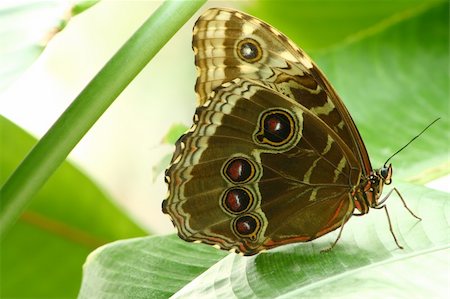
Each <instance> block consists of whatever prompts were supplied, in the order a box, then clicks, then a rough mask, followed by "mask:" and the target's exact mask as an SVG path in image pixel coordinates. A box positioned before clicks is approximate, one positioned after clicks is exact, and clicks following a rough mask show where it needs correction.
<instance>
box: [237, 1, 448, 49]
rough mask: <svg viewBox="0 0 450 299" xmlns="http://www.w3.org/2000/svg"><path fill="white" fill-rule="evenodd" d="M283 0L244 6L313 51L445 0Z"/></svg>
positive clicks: (251, 3)
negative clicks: (387, 0)
mask: <svg viewBox="0 0 450 299" xmlns="http://www.w3.org/2000/svg"><path fill="white" fill-rule="evenodd" d="M280 2H281V0H280V1H258V2H249V4H247V5H244V6H245V8H246V10H247V11H248V12H249V13H251V14H253V15H255V16H257V17H258V18H260V19H262V20H264V21H265V22H267V23H269V24H272V25H276V27H277V29H278V30H280V31H281V32H283V33H284V34H286V35H287V36H289V37H290V38H291V39H293V40H294V41H298V42H300V46H301V47H302V48H303V49H304V50H307V51H308V53H311V52H312V51H317V50H321V49H327V48H329V47H330V46H333V45H335V44H340V43H342V42H343V41H346V40H349V39H352V38H353V37H354V36H355V35H359V34H361V33H363V32H366V31H370V30H373V29H374V28H376V27H379V26H384V25H389V23H391V22H394V21H396V20H398V19H402V18H404V16H405V15H409V14H412V13H417V12H418V11H423V10H424V9H426V8H428V7H430V6H431V5H434V4H436V3H439V2H441V3H442V2H443V1H441V0H426V1H424V0H408V1H389V2H386V1H367V0H351V1H329V0H314V1H292V0H284V1H282V2H284V3H283V4H284V5H280Z"/></svg>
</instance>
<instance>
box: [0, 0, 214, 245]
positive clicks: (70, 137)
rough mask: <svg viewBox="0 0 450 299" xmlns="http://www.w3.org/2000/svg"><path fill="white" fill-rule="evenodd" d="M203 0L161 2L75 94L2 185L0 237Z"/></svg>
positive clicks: (0, 195) (0, 193)
mask: <svg viewBox="0 0 450 299" xmlns="http://www.w3.org/2000/svg"><path fill="white" fill-rule="evenodd" d="M205 2H206V0H190V1H182V0H178V1H176V0H168V1H166V2H164V3H163V4H162V5H161V6H160V7H159V8H158V9H157V10H156V11H155V12H154V13H153V15H152V16H151V17H150V18H149V19H148V20H147V21H146V22H145V23H144V24H143V25H142V26H141V27H140V28H139V29H138V30H137V31H136V32H135V33H134V34H133V36H131V37H130V39H129V40H128V41H127V42H126V43H125V44H124V45H123V46H122V48H121V49H120V50H119V51H118V52H117V53H116V54H115V55H114V56H113V57H112V58H111V60H109V61H108V62H107V63H106V65H105V66H104V67H103V69H102V70H101V71H100V72H99V73H98V74H97V75H96V76H95V77H94V79H92V81H91V82H90V83H89V84H88V85H87V86H86V88H85V89H84V90H83V91H82V92H81V93H80V94H79V95H78V97H77V98H76V99H75V100H74V101H73V103H72V104H71V105H70V106H69V107H68V108H67V110H66V111H65V112H64V113H63V114H62V115H61V116H60V118H59V119H58V120H57V121H56V122H55V123H54V124H53V126H52V127H51V128H50V129H49V130H48V132H47V133H46V134H45V135H44V136H43V137H42V139H41V140H40V141H39V142H38V143H37V144H36V145H35V147H34V148H33V149H32V150H31V151H30V153H29V154H28V155H27V156H26V157H25V159H24V160H23V161H22V163H21V164H20V165H19V166H18V167H17V169H16V170H15V171H14V173H13V174H12V175H11V176H10V177H9V179H8V180H7V181H6V183H5V184H4V185H3V187H2V189H1V190H0V239H2V238H3V236H4V235H5V234H6V232H7V231H8V230H9V229H10V228H11V226H12V225H13V224H14V223H15V221H16V220H17V218H18V217H19V216H20V215H21V213H22V212H23V211H24V209H25V208H26V207H27V205H28V203H29V202H30V201H31V199H32V197H33V195H34V194H35V193H36V192H37V191H38V190H39V189H40V188H41V186H42V185H43V184H44V183H45V182H46V181H47V179H48V178H49V177H50V176H51V175H52V174H53V172H55V170H56V169H57V168H58V167H59V166H60V165H61V163H62V162H63V161H64V160H65V158H66V157H67V155H68V154H69V153H70V151H71V150H72V149H73V148H74V147H75V145H76V144H77V143H78V142H79V141H80V140H81V138H82V137H83V136H84V134H86V132H87V131H88V130H89V129H90V128H91V127H92V126H93V125H94V123H95V122H96V121H97V120H98V119H99V118H100V116H101V115H102V114H103V113H104V112H105V111H106V109H107V108H108V107H109V106H110V105H111V104H112V103H113V102H114V100H115V99H116V98H117V97H118V96H119V94H120V93H121V92H122V91H123V90H124V89H125V88H126V87H127V85H128V84H129V83H130V82H131V81H132V80H133V78H134V77H136V75H137V74H138V73H139V72H140V71H141V70H142V69H143V68H144V67H145V66H146V65H147V63H148V62H149V61H150V60H151V59H152V58H153V57H154V56H155V55H156V53H157V52H158V51H159V50H160V49H161V48H162V47H163V46H164V44H165V43H166V42H167V41H168V40H169V39H170V38H171V37H172V36H173V35H174V34H175V33H176V32H177V31H178V29H180V28H181V26H183V25H184V24H185V23H186V21H187V20H189V18H190V17H191V16H192V15H193V14H194V13H195V12H196V11H197V10H198V9H199V8H200V7H201V6H202V5H203V4H204V3H205Z"/></svg>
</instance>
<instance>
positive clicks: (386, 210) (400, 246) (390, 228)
mask: <svg viewBox="0 0 450 299" xmlns="http://www.w3.org/2000/svg"><path fill="white" fill-rule="evenodd" d="M383 208H384V211H385V212H386V216H387V220H388V224H389V231H390V232H391V235H392V237H393V238H394V241H395V244H397V247H398V248H400V249H403V246H402V245H400V244H399V243H398V240H397V237H396V236H395V234H394V230H393V229H392V222H391V217H390V216H389V212H388V209H387V207H386V206H383Z"/></svg>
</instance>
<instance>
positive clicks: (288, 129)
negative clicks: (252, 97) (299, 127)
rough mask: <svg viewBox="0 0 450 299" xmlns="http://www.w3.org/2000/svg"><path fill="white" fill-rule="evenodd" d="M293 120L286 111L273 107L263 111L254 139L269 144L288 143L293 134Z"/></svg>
mask: <svg viewBox="0 0 450 299" xmlns="http://www.w3.org/2000/svg"><path fill="white" fill-rule="evenodd" d="M294 128H295V126H294V121H293V118H292V115H290V114H289V113H287V112H286V111H283V110H279V109H274V110H270V111H266V112H264V114H263V116H262V117H261V120H260V128H259V131H258V133H257V134H256V140H257V141H259V142H260V143H266V144H269V145H271V146H280V145H284V144H286V143H288V142H289V141H290V140H291V139H292V137H293V136H294Z"/></svg>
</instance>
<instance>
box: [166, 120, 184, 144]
mask: <svg viewBox="0 0 450 299" xmlns="http://www.w3.org/2000/svg"><path fill="white" fill-rule="evenodd" d="M187 129H189V128H188V127H186V125H183V124H173V125H172V126H171V127H170V128H169V131H168V132H167V134H166V136H165V137H164V140H163V142H164V143H168V144H175V142H176V141H177V140H178V138H180V136H181V135H182V134H183V133H184V132H186V130H187Z"/></svg>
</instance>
